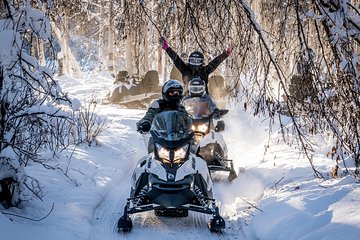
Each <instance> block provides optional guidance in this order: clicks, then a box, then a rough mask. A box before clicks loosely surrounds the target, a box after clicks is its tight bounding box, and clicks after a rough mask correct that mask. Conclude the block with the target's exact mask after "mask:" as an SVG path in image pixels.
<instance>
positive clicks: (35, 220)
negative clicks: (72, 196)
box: [1, 203, 55, 222]
mask: <svg viewBox="0 0 360 240" xmlns="http://www.w3.org/2000/svg"><path fill="white" fill-rule="evenodd" d="M54 205H55V204H54V203H53V204H52V207H51V209H50V211H49V212H48V213H47V214H46V215H45V216H44V217H42V218H39V219H34V218H29V217H24V216H21V215H18V214H15V213H9V212H4V211H1V213H2V214H5V215H9V216H15V217H19V218H23V219H27V220H31V221H34V222H40V221H42V220H44V219H45V218H47V217H48V216H49V215H50V214H51V212H52V211H53V210H54ZM10 220H11V221H12V219H10Z"/></svg>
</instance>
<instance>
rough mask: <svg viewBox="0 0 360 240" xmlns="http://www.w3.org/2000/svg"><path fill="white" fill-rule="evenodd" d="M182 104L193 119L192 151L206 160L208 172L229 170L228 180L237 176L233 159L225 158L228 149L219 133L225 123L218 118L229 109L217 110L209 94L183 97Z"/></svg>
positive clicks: (223, 128)
mask: <svg viewBox="0 0 360 240" xmlns="http://www.w3.org/2000/svg"><path fill="white" fill-rule="evenodd" d="M183 105H184V106H185V109H186V110H187V112H188V113H189V114H190V115H191V117H192V120H193V126H192V129H193V131H194V138H193V140H192V149H191V150H192V152H194V153H196V155H198V156H200V157H201V158H203V159H204V160H205V161H206V163H207V165H208V168H209V170H210V172H212V173H213V172H217V171H222V172H229V175H228V180H229V181H232V180H234V179H235V178H237V174H236V171H235V170H234V165H233V161H232V160H229V159H227V154H228V149H227V146H226V143H225V141H224V138H223V136H222V135H221V134H220V132H222V131H224V130H225V123H224V121H223V120H219V119H220V118H221V117H222V116H224V115H225V114H227V113H228V111H229V110H226V109H220V110H219V109H218V108H217V107H216V105H215V103H214V100H213V99H212V98H211V97H210V96H209V95H204V96H202V97H185V98H184V100H183ZM215 122H216V125H215Z"/></svg>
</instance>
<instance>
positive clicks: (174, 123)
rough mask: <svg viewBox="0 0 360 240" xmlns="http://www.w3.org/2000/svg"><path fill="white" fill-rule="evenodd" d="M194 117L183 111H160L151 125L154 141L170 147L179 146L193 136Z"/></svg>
mask: <svg viewBox="0 0 360 240" xmlns="http://www.w3.org/2000/svg"><path fill="white" fill-rule="evenodd" d="M191 125H192V119H191V117H190V116H189V115H188V114H187V113H185V112H181V111H165V112H161V113H158V114H157V115H156V116H155V118H154V120H153V122H152V125H151V130H150V132H151V135H152V136H153V138H154V141H155V142H157V143H160V144H162V145H165V146H167V147H170V148H176V147H179V146H181V145H183V144H185V143H186V142H188V141H190V139H191V137H192V130H191Z"/></svg>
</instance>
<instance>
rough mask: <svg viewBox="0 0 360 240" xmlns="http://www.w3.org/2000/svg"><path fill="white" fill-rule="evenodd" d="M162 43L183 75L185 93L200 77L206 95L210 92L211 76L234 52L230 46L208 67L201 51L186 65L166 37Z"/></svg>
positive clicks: (191, 57) (195, 53)
mask: <svg viewBox="0 0 360 240" xmlns="http://www.w3.org/2000/svg"><path fill="white" fill-rule="evenodd" d="M160 43H161V46H162V48H163V49H164V50H165V52H166V53H167V54H168V55H169V57H170V58H171V59H172V60H173V62H174V64H175V66H176V67H177V69H179V71H180V72H181V74H182V78H183V82H184V84H185V91H187V89H188V87H187V86H188V84H189V82H190V81H191V80H192V79H193V78H194V77H199V78H201V79H202V80H203V81H204V82H205V90H206V93H209V91H208V86H207V84H208V81H209V75H210V73H212V72H213V71H214V70H215V69H216V68H217V67H218V66H219V65H220V63H221V62H223V61H224V60H225V59H226V58H227V57H228V56H229V55H230V54H231V52H232V49H233V47H232V46H229V47H228V48H227V49H226V50H225V51H224V52H223V53H221V54H220V55H219V56H217V57H216V58H214V59H213V60H212V61H210V62H209V63H208V64H207V65H206V66H205V65H204V55H203V54H202V53H201V52H199V51H194V52H192V53H191V54H190V55H189V58H188V63H185V62H184V61H183V60H182V59H181V57H179V55H178V54H177V53H176V52H175V51H174V50H173V49H172V48H171V47H169V45H168V43H167V41H166V39H165V38H164V37H161V38H160Z"/></svg>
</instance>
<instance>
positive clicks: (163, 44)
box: [160, 37, 169, 51]
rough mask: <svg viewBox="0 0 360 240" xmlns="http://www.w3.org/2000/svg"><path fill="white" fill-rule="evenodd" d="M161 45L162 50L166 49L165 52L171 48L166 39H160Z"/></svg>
mask: <svg viewBox="0 0 360 240" xmlns="http://www.w3.org/2000/svg"><path fill="white" fill-rule="evenodd" d="M160 44H161V47H162V49H164V50H165V51H166V50H167V49H168V47H169V45H168V43H167V41H166V39H165V38H164V37H161V38H160Z"/></svg>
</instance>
